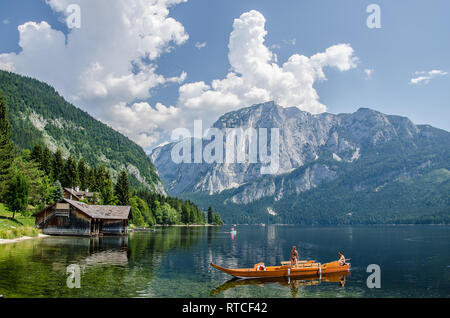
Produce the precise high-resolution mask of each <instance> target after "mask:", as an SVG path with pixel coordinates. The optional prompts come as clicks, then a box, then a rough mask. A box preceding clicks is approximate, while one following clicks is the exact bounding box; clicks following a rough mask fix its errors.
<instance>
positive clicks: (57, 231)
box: [36, 205, 91, 236]
mask: <svg viewBox="0 0 450 318" xmlns="http://www.w3.org/2000/svg"><path fill="white" fill-rule="evenodd" d="M55 210H56V205H53V206H51V207H49V208H47V209H45V210H44V211H43V212H41V213H39V215H37V216H36V224H37V225H38V224H40V223H41V222H42V220H44V219H45V218H47V217H48V216H49V215H50V214H51V213H53V212H54V211H55ZM42 232H43V233H44V234H51V235H86V236H89V235H91V218H90V217H88V216H87V215H86V214H84V213H83V212H81V211H79V210H78V209H77V208H75V207H73V206H70V205H69V209H68V213H67V214H66V215H63V213H61V215H60V213H58V214H56V215H53V216H51V217H49V218H48V220H47V221H46V222H44V223H43V224H42Z"/></svg>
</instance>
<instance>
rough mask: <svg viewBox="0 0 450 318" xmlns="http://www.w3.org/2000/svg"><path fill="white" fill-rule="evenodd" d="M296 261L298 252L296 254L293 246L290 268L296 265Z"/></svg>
mask: <svg viewBox="0 0 450 318" xmlns="http://www.w3.org/2000/svg"><path fill="white" fill-rule="evenodd" d="M297 261H298V252H297V249H296V248H295V246H292V251H291V267H292V266H295V265H297Z"/></svg>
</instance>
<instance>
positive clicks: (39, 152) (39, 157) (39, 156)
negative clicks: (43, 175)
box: [31, 144, 44, 170]
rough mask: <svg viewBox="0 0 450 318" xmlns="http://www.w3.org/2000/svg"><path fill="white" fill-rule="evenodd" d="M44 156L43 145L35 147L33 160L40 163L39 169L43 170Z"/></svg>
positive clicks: (32, 155)
mask: <svg viewBox="0 0 450 318" xmlns="http://www.w3.org/2000/svg"><path fill="white" fill-rule="evenodd" d="M43 155H44V154H43V149H42V146H41V144H36V145H34V147H33V150H32V151H31V159H32V160H34V161H36V162H37V163H39V167H40V168H41V169H42V161H43ZM42 170H44V169H42Z"/></svg>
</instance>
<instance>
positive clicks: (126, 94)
mask: <svg viewBox="0 0 450 318" xmlns="http://www.w3.org/2000/svg"><path fill="white" fill-rule="evenodd" d="M185 1H186V0H114V1H111V0H96V1H91V0H46V3H47V4H48V5H49V6H50V7H51V8H52V10H53V11H54V12H55V14H57V15H58V16H59V18H60V20H61V21H65V19H66V18H67V15H68V14H70V12H69V13H67V12H66V9H67V8H68V6H69V5H71V4H77V5H79V7H80V9H81V12H80V13H81V21H82V23H81V28H73V29H70V30H69V33H68V34H64V33H63V32H61V31H59V30H56V29H53V28H52V26H50V25H49V24H48V23H47V22H46V21H41V22H34V21H30V22H26V23H24V24H22V25H20V26H19V27H18V30H19V46H20V47H21V51H20V52H19V53H17V54H16V53H6V54H0V68H2V69H6V70H9V71H15V72H17V73H20V74H24V75H28V76H31V77H35V78H38V79H40V80H43V81H45V82H47V83H49V84H51V85H52V86H54V87H55V88H56V89H57V90H58V92H60V93H61V94H62V95H63V96H64V97H65V98H66V99H68V100H69V101H71V102H73V103H74V104H75V105H77V106H78V107H81V108H83V109H85V110H87V111H89V112H90V113H91V114H93V115H94V116H96V117H97V118H102V119H103V120H104V121H106V122H109V121H110V119H111V118H109V117H110V115H109V114H110V109H111V108H112V107H115V105H126V104H129V103H132V102H134V101H136V100H145V99H147V98H149V97H150V93H149V90H150V89H151V88H154V87H156V86H158V85H162V84H166V83H177V84H180V83H182V82H183V81H184V80H185V78H186V73H184V72H182V73H181V74H176V75H175V76H173V77H165V76H163V75H161V74H158V72H157V59H158V58H159V57H160V56H161V55H162V54H164V53H166V52H169V51H170V50H171V49H173V47H174V46H175V45H181V44H183V43H185V42H186V41H187V40H188V34H187V33H186V32H185V29H184V27H183V25H182V24H181V23H180V22H178V21H176V20H175V19H173V18H171V17H170V16H169V8H170V7H171V6H172V5H176V4H178V3H181V2H185ZM137 109H139V108H137ZM115 128H117V129H120V130H122V131H129V132H130V137H132V138H134V137H136V136H140V135H139V134H138V135H136V136H135V135H134V133H133V132H132V129H131V128H129V127H128V128H126V129H125V128H124V127H115ZM140 138H141V140H142V139H143V138H142V137H140ZM141 144H147V145H148V143H141Z"/></svg>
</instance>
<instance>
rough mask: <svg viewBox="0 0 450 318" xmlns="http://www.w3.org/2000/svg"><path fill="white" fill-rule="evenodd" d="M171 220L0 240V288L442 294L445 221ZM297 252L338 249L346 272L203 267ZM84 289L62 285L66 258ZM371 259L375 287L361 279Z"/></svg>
mask: <svg viewBox="0 0 450 318" xmlns="http://www.w3.org/2000/svg"><path fill="white" fill-rule="evenodd" d="M236 229H237V234H236V235H235V236H234V237H231V234H230V233H229V231H230V227H229V226H224V227H221V228H217V227H214V228H205V227H190V228H186V227H169V228H160V229H157V230H156V231H155V232H135V233H131V234H130V235H129V236H128V237H123V238H118V237H103V238H97V239H89V238H77V237H50V238H44V239H35V240H28V241H22V242H19V243H15V244H4V245H0V294H3V295H4V296H5V297H449V296H450V227H445V226H371V227H365V226H364V227H363V226H356V227H300V226H281V225H268V226H244V225H242V226H239V225H238V226H237V227H236ZM292 245H296V246H297V248H298V249H299V252H300V259H314V260H317V261H319V262H322V263H324V262H328V261H331V260H335V259H336V258H337V256H336V252H337V251H339V250H340V251H342V252H343V253H344V255H345V256H346V257H347V258H351V264H352V270H351V272H350V274H349V275H347V276H341V275H338V276H335V277H329V278H326V277H325V278H324V279H322V280H319V279H318V278H316V279H313V278H311V279H308V280H289V281H288V280H287V279H283V280H279V281H270V282H268V281H257V280H256V281H255V280H244V281H240V280H231V277H230V276H228V275H226V274H224V273H222V272H219V271H217V270H215V269H213V268H212V267H210V266H209V262H211V261H214V262H215V263H217V264H220V265H222V266H225V267H253V265H254V264H255V263H258V262H265V263H266V265H276V264H280V262H281V261H284V260H288V258H289V255H290V249H291V247H292ZM71 264H76V265H78V266H79V267H80V269H81V275H80V284H81V288H79V289H78V288H73V289H70V288H68V287H67V283H66V282H67V278H68V277H69V274H67V272H66V268H67V266H69V265H71ZM369 264H378V265H380V268H381V288H380V289H370V288H368V287H367V286H366V280H367V277H368V276H369V275H370V273H367V272H366V269H367V266H368V265H369Z"/></svg>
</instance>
